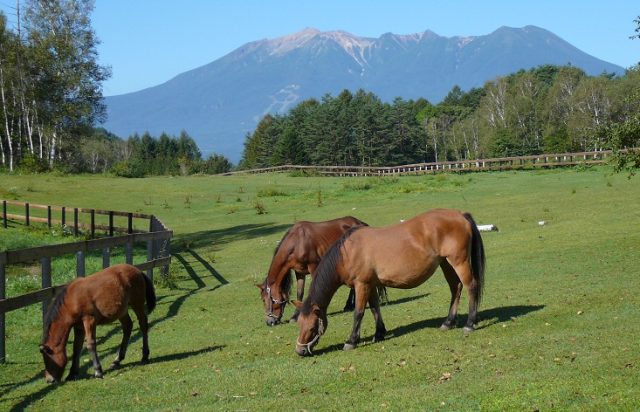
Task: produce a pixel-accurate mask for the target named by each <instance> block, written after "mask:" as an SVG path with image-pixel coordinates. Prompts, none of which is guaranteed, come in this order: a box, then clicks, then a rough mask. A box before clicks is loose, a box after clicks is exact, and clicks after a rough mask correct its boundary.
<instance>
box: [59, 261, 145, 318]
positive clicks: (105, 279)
mask: <svg viewBox="0 0 640 412" xmlns="http://www.w3.org/2000/svg"><path fill="white" fill-rule="evenodd" d="M65 302H66V304H67V306H68V307H69V308H70V310H71V311H72V312H73V313H75V314H76V316H78V317H82V316H86V315H91V316H94V317H95V319H96V321H97V323H109V322H113V321H114V320H116V319H119V318H121V317H123V316H124V315H125V313H126V312H127V310H128V308H129V306H135V307H137V306H140V308H143V307H144V302H145V280H144V275H143V274H142V272H141V271H140V270H139V269H138V268H136V267H135V266H131V265H127V264H120V265H114V266H111V267H108V268H106V269H104V270H102V271H100V272H97V273H95V274H93V275H91V276H88V277H86V278H79V279H76V280H74V281H73V282H71V283H70V284H69V286H68V290H67V298H66V300H65Z"/></svg>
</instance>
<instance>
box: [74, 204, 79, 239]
mask: <svg viewBox="0 0 640 412" xmlns="http://www.w3.org/2000/svg"><path fill="white" fill-rule="evenodd" d="M73 235H74V236H78V208H77V207H74V208H73Z"/></svg>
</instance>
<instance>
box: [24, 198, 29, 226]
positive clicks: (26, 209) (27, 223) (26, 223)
mask: <svg viewBox="0 0 640 412" xmlns="http://www.w3.org/2000/svg"><path fill="white" fill-rule="evenodd" d="M24 219H25V226H29V202H27V203H25V204H24Z"/></svg>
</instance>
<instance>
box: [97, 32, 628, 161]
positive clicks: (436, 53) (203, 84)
mask: <svg viewBox="0 0 640 412" xmlns="http://www.w3.org/2000/svg"><path fill="white" fill-rule="evenodd" d="M567 63H569V64H572V65H574V66H577V67H580V68H582V69H583V70H584V71H585V72H587V73H588V74H591V75H597V74H600V73H602V72H603V71H607V72H615V73H618V74H622V73H624V69H623V68H621V67H619V66H616V65H614V64H611V63H607V62H604V61H602V60H599V59H597V58H595V57H593V56H590V55H588V54H586V53H584V52H582V51H580V50H579V49H577V48H576V47H574V46H572V45H571V44H570V43H568V42H566V41H565V40H563V39H561V38H560V37H558V36H556V35H555V34H553V33H552V32H550V31H547V30H545V29H543V28H540V27H537V26H531V25H529V26H525V27H522V28H513V27H508V26H502V27H499V28H498V29H496V30H494V31H493V32H491V33H489V34H487V35H481V36H452V37H445V36H440V35H438V34H436V33H434V32H433V31H430V30H425V31H424V32H422V33H413V34H404V35H398V34H393V33H384V34H382V35H381V36H379V37H378V38H369V37H361V36H356V35H353V34H351V33H348V32H345V31H342V30H333V31H325V32H323V31H320V30H317V29H315V28H305V29H303V30H300V31H298V32H295V33H291V34H288V35H285V36H281V37H278V38H274V39H261V40H256V41H253V42H249V43H246V44H244V45H242V46H240V47H238V48H237V49H235V50H233V51H231V52H230V53H228V54H226V55H225V56H222V57H221V58H219V59H216V60H214V61H212V62H211V63H208V64H205V65H203V66H200V67H197V68H194V69H192V70H188V71H186V72H184V73H181V74H178V75H177V76H175V77H173V78H171V79H169V80H168V81H166V82H164V83H162V84H159V85H156V86H153V87H149V88H146V89H143V90H140V91H137V92H132V93H127V94H123V95H117V96H110V97H106V98H105V103H106V105H107V114H108V120H107V121H106V122H105V123H104V125H103V126H104V127H106V128H107V129H108V130H110V131H112V132H114V133H116V134H118V135H120V136H123V137H126V136H129V135H131V134H133V133H135V132H137V133H143V132H145V131H149V132H150V133H152V134H154V135H158V134H160V133H162V132H167V133H170V134H176V135H177V134H178V133H179V132H180V131H181V130H186V131H187V132H188V133H189V134H190V135H191V136H192V137H193V138H194V139H195V140H196V142H197V143H198V145H199V146H200V148H201V149H202V150H203V152H205V153H212V152H216V153H221V154H224V155H225V156H227V157H229V158H230V159H231V160H232V161H234V162H237V161H238V160H239V158H240V155H241V150H242V147H243V143H244V137H245V135H246V134H247V133H250V132H252V131H253V129H254V128H255V125H256V124H257V122H258V121H259V120H260V118H261V117H262V116H264V115H265V114H267V113H278V112H279V113H284V112H286V111H287V110H289V109H291V108H292V107H294V105H295V104H296V103H299V102H300V101H302V100H303V99H307V98H320V97H322V96H323V95H324V94H326V93H331V94H334V95H335V94H337V93H339V92H340V91H341V90H343V89H350V90H356V89H359V88H363V89H365V90H367V91H371V92H373V93H375V94H377V95H378V96H379V97H380V98H381V99H382V100H384V101H391V100H392V99H393V98H395V97H402V98H404V99H415V98H419V97H424V98H427V99H428V100H429V101H431V102H432V103H437V102H438V101H439V100H441V99H442V98H443V97H444V96H445V95H446V93H448V91H449V90H451V88H452V87H453V86H454V85H456V84H457V85H459V86H460V87H461V88H462V89H463V90H467V89H469V88H471V87H479V86H482V85H483V84H484V82H486V81H489V80H493V79H495V78H496V77H498V76H501V75H506V74H509V73H513V72H515V71H518V70H520V69H529V68H532V67H536V66H539V65H542V64H557V65H564V64H567Z"/></svg>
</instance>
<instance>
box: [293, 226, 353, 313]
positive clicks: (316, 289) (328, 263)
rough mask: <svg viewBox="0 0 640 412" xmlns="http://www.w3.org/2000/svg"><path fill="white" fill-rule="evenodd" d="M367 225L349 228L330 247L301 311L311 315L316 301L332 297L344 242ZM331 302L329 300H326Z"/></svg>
mask: <svg viewBox="0 0 640 412" xmlns="http://www.w3.org/2000/svg"><path fill="white" fill-rule="evenodd" d="M363 227H365V226H354V227H352V228H350V229H349V230H347V231H346V232H345V233H344V235H342V237H340V239H338V240H336V242H335V243H334V244H333V245H332V246H331V247H330V248H329V250H328V251H327V253H325V255H324V256H323V257H322V259H321V260H320V263H319V264H318V267H317V268H316V274H315V278H314V279H313V282H312V283H311V288H310V289H309V296H308V297H307V298H306V299H305V300H304V302H303V305H302V309H301V310H300V313H302V314H304V315H309V314H310V313H311V309H312V305H313V304H314V303H316V304H319V303H323V301H325V300H327V299H331V297H333V294H334V293H335V291H336V290H337V287H338V286H339V285H336V284H337V283H339V280H338V279H337V276H336V267H337V266H338V263H340V259H341V254H340V250H341V249H342V246H343V245H344V242H345V241H346V240H347V238H349V236H351V235H352V234H353V233H354V232H355V231H356V230H359V229H362V228H363ZM326 303H327V304H328V303H329V302H328V301H327V302H326Z"/></svg>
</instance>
